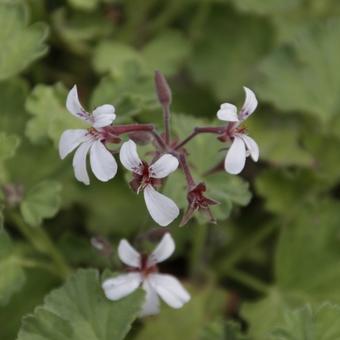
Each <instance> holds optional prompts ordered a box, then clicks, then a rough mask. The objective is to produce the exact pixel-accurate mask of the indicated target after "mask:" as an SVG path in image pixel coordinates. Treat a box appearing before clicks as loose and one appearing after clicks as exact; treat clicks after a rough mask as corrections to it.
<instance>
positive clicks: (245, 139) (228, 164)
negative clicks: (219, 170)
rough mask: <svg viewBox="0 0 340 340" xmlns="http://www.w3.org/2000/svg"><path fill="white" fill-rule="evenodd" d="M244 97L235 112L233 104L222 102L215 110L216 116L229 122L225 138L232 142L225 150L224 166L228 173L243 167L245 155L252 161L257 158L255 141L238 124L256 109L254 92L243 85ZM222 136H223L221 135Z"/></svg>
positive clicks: (234, 173)
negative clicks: (239, 108) (242, 102)
mask: <svg viewBox="0 0 340 340" xmlns="http://www.w3.org/2000/svg"><path fill="white" fill-rule="evenodd" d="M244 90H245V93H246V99H245V101H244V104H243V106H242V108H241V110H240V111H239V112H238V113H237V108H236V106H235V105H233V104H230V103H224V104H222V105H221V108H220V110H219V111H218V112H217V118H218V119H220V120H223V121H227V122H229V125H228V127H227V130H226V137H227V138H226V139H232V144H231V147H230V149H229V150H228V152H227V155H226V158H225V161H224V168H225V171H227V172H229V173H230V174H233V175H236V174H239V173H240V172H241V171H242V169H243V168H244V165H245V162H246V157H247V156H248V155H250V156H251V158H252V159H253V161H255V162H257V160H258V159H259V148H258V146H257V144H256V142H255V141H254V140H253V139H252V138H250V137H249V136H248V135H246V134H245V133H244V128H242V127H240V125H241V124H242V123H243V121H245V120H246V119H247V118H248V117H249V116H250V115H251V114H252V113H253V112H254V111H255V109H256V107H257V99H256V96H255V93H254V92H253V91H252V90H250V89H248V88H247V87H244ZM222 138H223V137H222Z"/></svg>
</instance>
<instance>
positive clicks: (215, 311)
mask: <svg viewBox="0 0 340 340" xmlns="http://www.w3.org/2000/svg"><path fill="white" fill-rule="evenodd" d="M223 300H224V294H223V292H222V291H221V290H219V289H217V288H216V287H206V288H204V289H201V290H195V291H194V293H193V294H192V299H191V300H190V302H189V303H187V304H186V305H185V306H183V308H181V309H178V310H174V309H170V308H169V307H166V306H163V307H164V308H162V312H161V313H160V314H159V316H158V317H157V318H154V319H146V320H145V325H144V328H143V329H142V330H141V332H140V333H139V334H138V335H137V336H136V340H150V339H158V338H159V335H160V334H162V339H163V340H173V339H186V340H197V339H199V337H200V335H201V334H202V331H203V329H204V327H205V326H206V325H207V324H209V323H210V322H211V320H212V319H215V318H216V317H217V316H219V315H221V312H222V308H223V302H224V301H223ZM170 320H171V322H169V321H170ZM174 325H176V327H174Z"/></svg>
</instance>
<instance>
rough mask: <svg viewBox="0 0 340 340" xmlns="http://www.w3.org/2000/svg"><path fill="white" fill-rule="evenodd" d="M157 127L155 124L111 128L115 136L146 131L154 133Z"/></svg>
mask: <svg viewBox="0 0 340 340" xmlns="http://www.w3.org/2000/svg"><path fill="white" fill-rule="evenodd" d="M154 129H155V127H154V125H153V124H126V125H113V126H110V132H112V133H114V134H115V135H118V136H119V135H121V134H123V133H130V132H138V131H146V132H152V131H154Z"/></svg>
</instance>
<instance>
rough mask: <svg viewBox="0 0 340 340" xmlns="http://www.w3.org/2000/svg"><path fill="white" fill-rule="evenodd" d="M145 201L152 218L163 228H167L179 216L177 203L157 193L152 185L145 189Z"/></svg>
mask: <svg viewBox="0 0 340 340" xmlns="http://www.w3.org/2000/svg"><path fill="white" fill-rule="evenodd" d="M144 199H145V203H146V207H147V208H148V210H149V213H150V215H151V217H152V218H153V220H154V221H155V222H157V223H158V224H159V225H161V226H162V227H166V226H167V225H168V224H170V223H171V222H172V221H173V220H174V219H175V218H176V217H177V216H178V215H179V209H178V207H177V205H176V204H175V202H174V201H173V200H171V199H170V198H168V197H166V196H164V195H162V194H161V193H159V192H157V191H156V190H155V189H154V188H153V186H152V185H150V184H149V185H147V186H146V187H145V189H144Z"/></svg>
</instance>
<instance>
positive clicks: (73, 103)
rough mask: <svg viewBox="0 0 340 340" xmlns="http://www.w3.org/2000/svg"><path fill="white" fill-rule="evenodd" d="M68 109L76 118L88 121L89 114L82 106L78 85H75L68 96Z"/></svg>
mask: <svg viewBox="0 0 340 340" xmlns="http://www.w3.org/2000/svg"><path fill="white" fill-rule="evenodd" d="M66 108H67V110H68V111H69V112H70V113H72V114H73V115H74V116H76V117H78V118H81V119H84V120H87V118H88V113H87V112H86V111H85V110H84V108H83V107H82V106H81V104H80V101H79V98H78V91H77V85H74V86H73V87H72V89H71V90H70V92H69V93H68V95H67V99H66Z"/></svg>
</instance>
